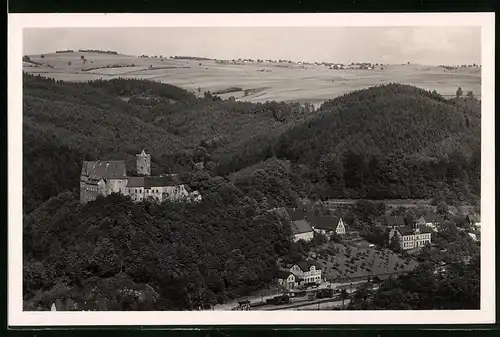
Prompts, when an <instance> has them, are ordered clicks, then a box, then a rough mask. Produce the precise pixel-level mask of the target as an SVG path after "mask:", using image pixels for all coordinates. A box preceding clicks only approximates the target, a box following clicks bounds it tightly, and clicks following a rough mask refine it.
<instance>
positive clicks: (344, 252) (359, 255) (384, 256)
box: [316, 241, 418, 282]
mask: <svg viewBox="0 0 500 337" xmlns="http://www.w3.org/2000/svg"><path fill="white" fill-rule="evenodd" d="M358 244H359V245H358ZM332 248H333V249H332ZM321 249H324V250H326V251H328V250H329V251H333V250H335V251H336V252H335V253H334V255H333V254H323V256H322V254H321V253H320V254H317V255H316V259H317V260H318V261H319V262H320V263H321V264H322V265H323V266H324V269H323V275H324V277H325V278H326V280H327V281H331V282H334V281H338V280H339V279H341V278H347V279H360V278H367V277H368V276H369V275H377V274H386V273H393V272H403V271H410V270H412V269H414V268H415V267H416V266H417V265H418V263H417V262H415V261H414V260H412V259H407V260H405V259H403V258H401V257H399V256H398V255H396V254H395V253H394V252H392V251H391V250H389V249H381V250H377V249H375V248H371V247H369V243H368V242H366V241H359V242H355V243H353V244H352V245H351V244H348V243H342V244H340V243H333V242H329V243H327V244H325V246H324V247H322V248H321Z"/></svg>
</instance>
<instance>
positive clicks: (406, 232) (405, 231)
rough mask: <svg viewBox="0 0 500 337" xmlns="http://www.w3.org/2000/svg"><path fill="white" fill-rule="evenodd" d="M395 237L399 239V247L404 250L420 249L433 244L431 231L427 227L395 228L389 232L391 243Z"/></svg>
mask: <svg viewBox="0 0 500 337" xmlns="http://www.w3.org/2000/svg"><path fill="white" fill-rule="evenodd" d="M395 237H397V238H398V239H399V245H400V247H401V249H403V250H410V249H418V248H421V247H424V246H425V245H426V244H431V230H430V229H428V228H426V227H425V226H424V227H420V226H417V227H416V228H412V227H410V226H405V227H393V228H392V229H391V231H390V232H389V241H392V240H394V238H395Z"/></svg>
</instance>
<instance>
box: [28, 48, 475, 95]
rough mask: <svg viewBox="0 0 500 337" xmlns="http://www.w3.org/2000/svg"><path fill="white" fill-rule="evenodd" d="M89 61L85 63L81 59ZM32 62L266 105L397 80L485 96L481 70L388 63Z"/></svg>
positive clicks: (48, 58)
mask: <svg viewBox="0 0 500 337" xmlns="http://www.w3.org/2000/svg"><path fill="white" fill-rule="evenodd" d="M82 55H83V56H84V57H85V59H86V60H87V61H86V62H85V64H84V63H83V61H82V59H81V56H82ZM30 59H31V61H32V62H35V63H39V64H33V63H28V62H23V68H24V71H25V72H27V73H31V74H35V75H36V74H40V75H43V76H47V77H53V78H55V79H57V80H64V81H88V80H96V79H112V78H116V77H124V78H140V79H149V80H154V81H160V82H164V83H169V84H173V85H176V86H179V87H181V88H184V89H188V90H191V91H193V92H195V93H197V94H199V93H201V94H202V93H203V92H204V91H207V90H208V91H211V92H214V91H220V90H225V89H227V88H230V87H237V88H241V89H242V90H241V91H233V92H231V93H227V94H222V95H221V97H223V98H227V97H230V96H233V97H235V98H236V99H239V100H245V101H252V102H264V101H268V100H277V101H300V102H309V103H313V104H315V105H319V104H321V103H322V102H324V101H325V100H328V99H332V98H335V97H337V96H339V95H343V94H345V93H348V92H351V91H353V90H358V89H363V88H367V87H370V86H374V85H379V84H387V83H391V82H398V83H402V84H409V85H414V86H417V87H420V88H424V89H428V90H436V91H437V92H439V93H441V94H443V95H451V96H452V95H454V94H455V91H456V89H457V87H459V86H460V87H462V89H463V92H464V94H465V93H466V92H467V91H469V90H472V91H473V92H474V94H475V95H476V96H478V97H479V96H480V92H481V70H480V69H479V68H466V69H462V70H455V71H449V70H445V69H443V68H441V67H437V66H422V65H413V64H409V65H389V66H386V67H385V68H384V69H380V68H376V69H374V70H359V69H345V70H331V69H328V68H327V67H324V66H320V65H305V66H304V65H296V64H286V65H284V64H278V63H266V62H263V63H241V64H219V63H216V62H215V61H213V60H202V61H199V60H184V59H168V58H165V59H163V60H162V59H160V58H140V57H135V56H127V55H112V54H100V53H89V52H84V53H80V52H76V53H53V54H45V55H44V58H43V59H42V58H41V56H40V55H30Z"/></svg>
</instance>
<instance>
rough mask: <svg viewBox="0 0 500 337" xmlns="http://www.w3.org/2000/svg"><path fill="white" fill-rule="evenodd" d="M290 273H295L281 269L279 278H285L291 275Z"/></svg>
mask: <svg viewBox="0 0 500 337" xmlns="http://www.w3.org/2000/svg"><path fill="white" fill-rule="evenodd" d="M290 274H291V275H293V274H292V273H290V272H289V271H284V270H279V271H278V278H279V279H282V280H285V279H287V278H288V276H290Z"/></svg>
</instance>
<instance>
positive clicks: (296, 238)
mask: <svg viewBox="0 0 500 337" xmlns="http://www.w3.org/2000/svg"><path fill="white" fill-rule="evenodd" d="M313 237H314V232H313V231H310V232H305V233H299V234H295V235H294V236H293V241H295V242H297V241H299V240H301V239H302V240H304V241H306V242H307V241H311V240H312V239H313Z"/></svg>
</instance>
